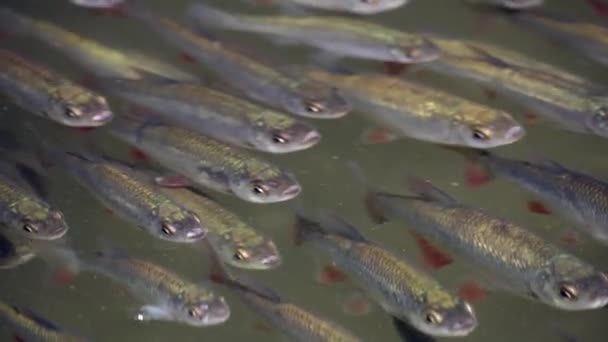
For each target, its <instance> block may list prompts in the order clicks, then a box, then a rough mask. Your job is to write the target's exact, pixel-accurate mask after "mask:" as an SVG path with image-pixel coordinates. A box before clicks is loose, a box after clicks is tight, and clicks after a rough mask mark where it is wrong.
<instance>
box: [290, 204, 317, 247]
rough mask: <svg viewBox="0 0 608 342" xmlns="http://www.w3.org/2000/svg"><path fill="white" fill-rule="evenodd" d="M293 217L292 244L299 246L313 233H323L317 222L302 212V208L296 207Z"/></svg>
mask: <svg viewBox="0 0 608 342" xmlns="http://www.w3.org/2000/svg"><path fill="white" fill-rule="evenodd" d="M295 218H296V219H295V222H294V225H293V242H294V245H296V246H300V245H302V244H303V243H304V242H306V241H307V240H309V239H310V238H311V237H312V236H314V235H315V234H323V229H322V228H321V226H320V224H319V222H317V221H315V220H313V219H312V218H309V217H308V215H307V214H306V213H304V209H303V208H300V207H298V208H296V210H295Z"/></svg>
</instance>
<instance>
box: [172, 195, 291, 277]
mask: <svg viewBox="0 0 608 342" xmlns="http://www.w3.org/2000/svg"><path fill="white" fill-rule="evenodd" d="M161 191H162V192H163V193H164V194H166V195H167V196H169V198H171V199H173V200H174V201H175V202H177V203H179V204H181V205H182V206H183V207H184V208H187V209H188V210H191V211H192V212H193V213H195V214H196V215H197V216H198V217H200V218H201V220H202V221H203V223H204V225H205V226H206V227H207V228H208V229H209V233H208V234H207V238H206V240H205V242H206V243H207V244H209V245H210V246H211V248H212V250H213V251H214V252H215V254H216V255H217V256H218V258H219V259H220V260H221V261H222V262H223V263H225V264H228V265H230V266H234V267H239V268H243V269H253V270H268V269H272V268H276V267H278V266H279V265H280V264H281V255H280V254H279V251H278V249H277V247H276V245H275V243H274V242H273V241H272V240H270V239H269V238H268V237H266V236H264V235H262V234H260V233H259V232H258V231H257V230H255V229H254V228H253V227H251V226H250V225H248V224H247V223H246V222H244V221H243V220H242V219H241V218H240V217H238V216H237V215H236V214H235V213H233V212H232V211H230V210H228V209H226V208H224V207H223V206H221V205H220V204H219V203H217V202H215V201H214V200H213V199H211V198H210V197H209V196H208V195H206V194H204V193H201V192H200V191H196V190H193V189H178V188H162V189H161Z"/></svg>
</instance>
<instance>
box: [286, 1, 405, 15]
mask: <svg viewBox="0 0 608 342" xmlns="http://www.w3.org/2000/svg"><path fill="white" fill-rule="evenodd" d="M408 2H409V0H380V1H360V0H282V4H284V6H291V5H292V4H295V5H298V6H303V7H309V8H314V9H322V10H329V11H338V12H346V13H353V14H359V15H372V14H378V13H381V12H386V11H390V10H394V9H397V8H399V7H401V6H403V5H405V4H407V3H408Z"/></svg>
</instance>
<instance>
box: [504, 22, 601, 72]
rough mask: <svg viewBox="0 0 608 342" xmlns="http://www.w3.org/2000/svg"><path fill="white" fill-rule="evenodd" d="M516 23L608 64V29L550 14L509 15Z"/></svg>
mask: <svg viewBox="0 0 608 342" xmlns="http://www.w3.org/2000/svg"><path fill="white" fill-rule="evenodd" d="M506 18H507V19H509V20H511V21H512V22H513V23H514V24H517V25H518V26H521V27H524V28H530V29H532V30H535V31H536V32H539V33H541V34H544V35H545V36H547V37H549V38H551V39H553V40H554V41H556V42H558V43H563V44H565V45H567V46H571V47H572V48H574V49H576V50H578V51H580V52H582V53H583V54H585V55H586V56H587V57H589V58H590V59H591V60H594V61H596V62H598V63H600V64H603V65H608V27H606V26H603V25H597V24H593V23H590V22H585V21H578V20H574V19H570V18H567V17H565V16H563V15H556V14H553V13H550V12H546V11H540V10H535V11H526V12H517V13H512V14H509V15H506Z"/></svg>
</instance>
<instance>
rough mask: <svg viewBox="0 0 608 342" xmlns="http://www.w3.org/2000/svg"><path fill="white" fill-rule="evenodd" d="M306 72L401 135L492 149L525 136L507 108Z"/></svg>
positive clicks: (390, 82)
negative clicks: (333, 88) (335, 88)
mask: <svg viewBox="0 0 608 342" xmlns="http://www.w3.org/2000/svg"><path fill="white" fill-rule="evenodd" d="M306 75H307V76H308V77H310V78H312V79H315V80H319V81H322V82H326V83H328V84H330V85H333V86H336V87H338V88H339V89H340V90H341V91H342V94H344V96H345V98H346V99H347V100H348V101H350V102H351V103H352V104H353V107H354V108H356V109H357V110H358V111H359V112H361V113H365V114H366V115H367V117H369V118H370V120H373V121H374V122H376V123H378V124H380V125H381V126H382V127H386V128H388V129H390V130H391V131H395V132H397V133H399V134H400V135H401V136H405V137H411V138H414V139H419V140H422V141H428V142H433V143H439V144H446V145H459V146H468V147H473V148H491V147H497V146H503V145H507V144H511V143H514V142H516V141H519V140H520V139H522V138H523V137H524V135H525V130H524V128H523V127H522V125H521V124H519V123H518V122H517V121H516V120H515V119H513V117H512V116H511V115H510V114H509V113H507V112H504V111H501V110H497V109H493V108H489V107H486V106H483V105H481V104H477V103H475V102H472V101H469V100H467V99H464V98H461V97H457V96H454V95H451V94H448V93H445V92H443V91H440V90H435V89H432V88H429V87H427V86H424V85H421V84H417V83H414V82H410V81H405V80H402V79H399V78H396V77H390V76H385V75H381V74H372V73H366V74H348V73H347V74H337V73H329V72H325V71H321V70H314V69H311V70H310V71H309V72H307V73H306Z"/></svg>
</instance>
